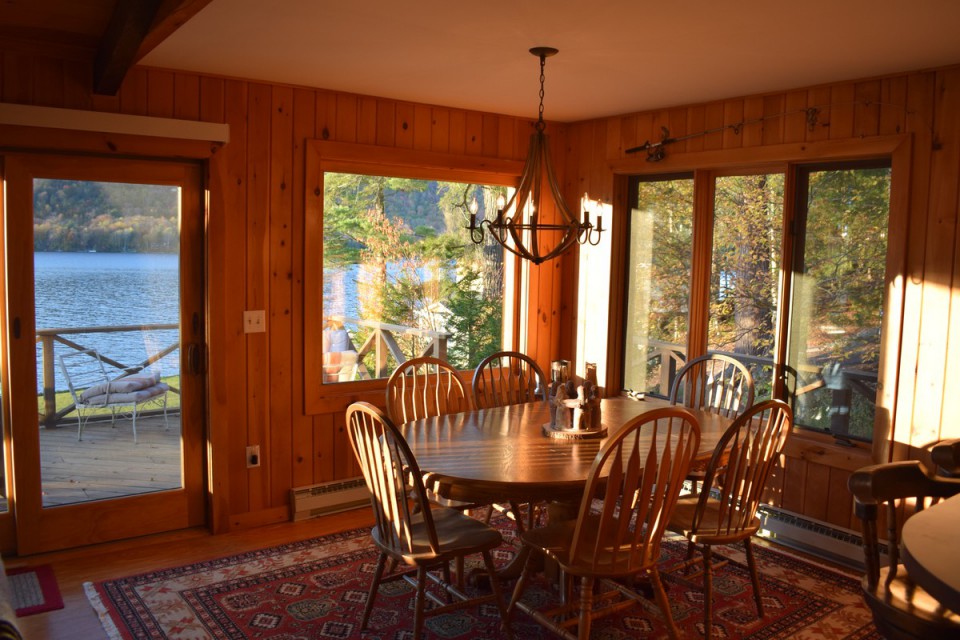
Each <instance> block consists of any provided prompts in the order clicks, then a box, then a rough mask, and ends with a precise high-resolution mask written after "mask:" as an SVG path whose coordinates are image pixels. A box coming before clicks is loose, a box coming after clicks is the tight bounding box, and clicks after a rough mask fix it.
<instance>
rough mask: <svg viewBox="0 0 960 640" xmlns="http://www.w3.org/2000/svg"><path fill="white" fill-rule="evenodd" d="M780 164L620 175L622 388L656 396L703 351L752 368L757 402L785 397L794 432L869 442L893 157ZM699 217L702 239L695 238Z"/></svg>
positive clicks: (878, 370) (886, 273)
mask: <svg viewBox="0 0 960 640" xmlns="http://www.w3.org/2000/svg"><path fill="white" fill-rule="evenodd" d="M791 171H792V173H790V172H787V173H784V172H782V171H768V172H754V173H744V174H742V175H739V174H736V173H734V172H730V171H726V172H724V173H723V174H713V173H707V172H704V174H705V175H704V176H700V174H697V179H694V178H693V177H690V178H686V177H682V176H681V177H677V176H668V175H665V176H644V177H635V178H633V179H632V180H631V182H630V195H631V198H633V199H634V203H633V204H632V207H631V212H630V225H629V230H630V232H629V247H628V252H627V255H628V256H629V265H628V273H627V278H626V281H627V291H626V298H625V301H624V311H625V316H626V317H625V321H624V327H625V332H624V333H625V335H624V338H625V355H624V365H623V388H624V389H626V390H628V391H634V392H641V391H642V392H645V393H649V394H654V395H659V396H666V395H667V394H668V393H669V390H670V387H671V385H672V383H673V380H674V378H675V376H676V372H677V370H678V369H679V367H680V366H682V365H683V364H684V363H685V362H686V361H687V360H688V359H689V358H690V357H693V356H697V355H701V353H702V352H703V349H704V347H705V348H706V352H707V353H711V354H716V353H720V354H725V355H728V356H732V357H733V358H736V359H737V360H739V361H740V362H742V363H743V364H744V365H746V367H747V368H749V369H750V370H751V373H752V374H753V379H754V386H755V402H759V401H762V400H765V399H768V398H771V397H780V398H783V399H785V400H787V401H788V402H790V404H791V406H792V407H793V408H794V412H795V420H796V425H797V426H798V427H801V428H805V429H808V430H815V431H821V432H824V433H827V434H830V435H832V436H834V437H836V438H838V439H841V440H860V441H870V440H872V439H873V437H874V431H875V428H876V424H877V422H878V420H881V419H883V416H882V415H881V414H880V413H879V412H878V409H877V408H878V402H879V401H880V391H881V389H882V387H881V386H880V385H879V380H880V379H881V375H882V365H881V361H882V339H881V338H882V333H883V330H884V312H885V308H886V306H885V305H887V304H888V300H887V297H888V295H889V291H890V289H889V287H888V285H887V283H888V282H889V281H890V279H891V274H890V265H889V262H890V260H889V247H888V240H887V238H888V236H889V235H890V231H889V228H890V225H891V215H890V208H891V207H890V201H891V178H892V171H891V161H889V160H876V161H869V162H865V161H864V162H859V161H858V162H838V163H833V164H830V165H796V166H794V167H792V168H791ZM788 176H789V177H791V178H792V179H793V184H794V188H793V194H794V200H793V201H792V202H790V203H788V202H786V201H785V198H786V196H785V193H786V192H787V191H788V190H787V189H786V188H785V183H786V179H787V177H788ZM701 177H704V178H705V179H700V178H701ZM695 185H696V187H697V188H701V186H702V188H705V189H710V190H711V191H710V193H709V194H706V195H704V194H697V195H696V196H695V194H694V186H695ZM696 203H703V204H704V206H703V209H704V210H702V211H701V210H697V209H696ZM707 205H709V209H708V208H707ZM785 218H787V219H788V220H789V221H790V222H789V224H785ZM698 224H702V225H703V227H702V228H704V229H708V230H709V231H706V232H705V233H706V235H707V237H708V238H709V242H701V243H697V242H695V241H694V238H695V237H697V232H698V230H699V228H698V227H697V225H698ZM785 253H786V256H785ZM785 274H788V275H789V277H785ZM698 283H699V284H698ZM697 300H705V301H706V303H705V304H700V305H698V304H696V301H697ZM691 345H694V346H693V347H692V346H691ZM692 351H696V353H693V352H692Z"/></svg>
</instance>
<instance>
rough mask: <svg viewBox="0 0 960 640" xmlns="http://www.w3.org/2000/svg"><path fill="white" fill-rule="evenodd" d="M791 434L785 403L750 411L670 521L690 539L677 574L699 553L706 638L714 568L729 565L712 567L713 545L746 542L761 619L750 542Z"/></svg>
mask: <svg viewBox="0 0 960 640" xmlns="http://www.w3.org/2000/svg"><path fill="white" fill-rule="evenodd" d="M792 430H793V412H792V411H791V410H790V406H789V405H788V404H787V403H786V402H783V401H782V400H767V401H765V402H761V403H760V404H757V405H754V406H753V407H751V408H749V409H747V410H746V411H745V412H744V413H743V414H741V415H740V416H739V417H738V418H737V419H736V420H734V421H733V424H731V425H730V427H729V428H728V429H727V430H726V431H725V432H724V434H723V435H722V436H721V437H720V440H719V442H717V445H716V447H715V448H714V450H713V455H712V456H711V457H710V461H709V462H708V463H707V466H706V470H705V473H704V479H703V483H704V484H703V489H702V490H701V491H700V493H699V494H695V495H687V496H683V497H681V498H680V500H679V501H678V503H677V508H676V510H675V511H674V512H673V516H672V517H671V518H670V524H669V528H670V530H671V531H674V532H677V533H681V534H683V535H684V536H686V538H687V540H689V552H688V561H687V562H686V563H684V564H682V565H681V566H679V567H677V569H675V570H677V571H681V570H686V569H688V568H689V567H690V566H691V565H693V564H694V563H696V562H697V560H696V559H695V558H694V557H693V554H694V551H695V549H697V548H699V550H700V555H701V559H702V573H703V590H704V610H703V617H704V630H705V634H706V637H707V638H711V637H712V635H713V634H712V632H713V628H712V624H713V570H714V569H717V568H719V567H720V566H722V565H723V564H725V561H721V562H718V563H716V564H714V562H713V558H712V553H711V550H712V547H713V546H714V545H720V544H731V543H735V542H743V544H744V547H745V548H746V554H747V566H748V567H749V569H750V581H751V583H752V585H753V599H754V602H755V603H756V606H757V615H758V616H759V617H763V601H762V598H761V594H760V581H759V578H758V577H757V567H756V563H755V562H754V559H753V547H752V545H751V542H750V540H751V538H752V537H753V534H755V533H756V532H757V531H758V530H759V529H760V519H759V518H758V517H757V510H758V508H759V506H760V499H761V497H762V495H763V490H764V487H765V486H766V484H767V479H768V478H769V476H770V472H771V471H772V470H773V467H774V466H775V465H776V464H777V463H778V462H779V460H780V456H781V453H782V452H783V447H784V444H785V443H786V441H787V437H788V436H789V435H790V432H791V431H792ZM721 474H722V477H721ZM718 480H721V481H718ZM695 575H697V574H693V576H687V577H688V578H689V577H694V576H695Z"/></svg>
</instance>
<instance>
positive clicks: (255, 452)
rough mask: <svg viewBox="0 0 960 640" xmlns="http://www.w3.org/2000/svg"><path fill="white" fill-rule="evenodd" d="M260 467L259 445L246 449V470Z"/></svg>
mask: <svg viewBox="0 0 960 640" xmlns="http://www.w3.org/2000/svg"><path fill="white" fill-rule="evenodd" d="M259 466H260V445H258V444H255V445H253V446H252V447H247V469H252V468H254V467H259Z"/></svg>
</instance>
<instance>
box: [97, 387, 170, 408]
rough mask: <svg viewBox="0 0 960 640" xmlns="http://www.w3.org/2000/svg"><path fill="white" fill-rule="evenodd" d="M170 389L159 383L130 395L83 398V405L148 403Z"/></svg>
mask: <svg viewBox="0 0 960 640" xmlns="http://www.w3.org/2000/svg"><path fill="white" fill-rule="evenodd" d="M169 390H170V387H169V386H167V384H166V383H164V382H159V383H157V384H155V385H153V386H151V387H147V388H146V389H137V390H136V391H131V392H128V393H102V394H99V395H95V396H89V397H87V398H82V401H83V404H84V405H86V406H88V407H98V406H99V407H102V406H106V405H108V404H131V405H132V404H134V403H136V404H139V403H141V402H146V401H147V400H150V399H151V398H156V397H157V396H162V395H163V394H165V393H166V392H167V391H169Z"/></svg>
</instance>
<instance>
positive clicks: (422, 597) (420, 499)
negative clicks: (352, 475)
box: [347, 402, 510, 639]
mask: <svg viewBox="0 0 960 640" xmlns="http://www.w3.org/2000/svg"><path fill="white" fill-rule="evenodd" d="M347 430H348V432H349V436H350V444H351V445H352V447H353V453H354V455H355V456H356V458H357V462H358V463H359V464H360V468H361V470H362V471H363V477H364V480H365V481H366V484H367V489H368V490H369V491H370V505H371V507H372V508H373V513H374V515H375V516H376V524H375V525H374V527H373V529H372V530H371V532H370V534H371V537H372V538H373V542H374V544H375V545H376V546H377V548H378V549H379V550H380V556H379V558H378V559H377V567H376V570H375V572H374V576H373V580H372V582H371V584H370V593H369V595H368V596H367V602H366V605H365V607H364V610H363V618H362V619H361V622H360V629H361V631H362V630H363V629H365V628H366V626H367V622H368V621H369V619H370V612H371V611H372V610H373V603H374V600H375V599H376V596H377V592H378V590H379V588H380V584H381V583H382V582H384V581H385V579H384V570H385V568H386V566H387V560H391V562H392V563H399V564H403V565H407V566H408V567H414V568H416V579H414V578H413V577H412V576H411V575H410V572H400V573H394V574H393V575H391V576H389V577H387V578H386V580H395V579H403V580H406V581H407V582H408V583H410V584H411V585H413V586H414V587H415V588H416V597H415V598H416V599H415V603H414V619H413V628H414V631H413V637H414V638H415V639H419V638H420V637H421V634H422V631H423V620H424V616H425V615H438V614H443V613H446V612H448V611H450V610H452V609H457V608H462V607H466V606H471V605H479V604H483V603H485V602H494V603H495V604H496V606H497V608H498V609H499V611H500V616H501V618H502V619H503V621H504V624H505V625H508V618H507V615H506V614H507V611H506V607H505V606H504V601H503V598H502V597H501V592H500V584H499V581H498V578H497V575H496V570H495V567H494V564H493V558H492V556H491V551H492V550H493V549H495V548H497V547H498V546H500V544H501V543H502V542H503V538H502V537H501V535H500V532H499V531H497V530H496V529H494V528H493V527H490V526H489V525H487V524H485V523H483V522H480V521H479V520H475V519H473V518H471V517H469V516H467V515H464V514H463V513H461V512H460V511H457V510H455V509H448V508H445V507H436V506H435V507H433V508H431V507H430V505H429V504H428V502H427V493H426V489H425V488H424V486H423V481H422V479H421V478H422V476H421V473H420V467H419V465H418V464H417V461H416V459H415V458H414V457H413V453H411V451H410V449H409V447H408V446H407V443H406V441H405V440H404V439H403V436H402V434H401V433H400V432H399V431H398V430H397V428H396V426H394V424H393V422H392V421H391V420H390V418H388V417H387V416H386V415H384V413H383V412H382V411H380V410H379V409H377V408H376V407H374V406H373V405H371V404H369V403H366V402H355V403H353V404H352V405H350V407H348V408H347ZM474 553H479V554H480V555H481V556H482V557H483V563H484V566H485V568H486V572H487V576H488V577H489V582H490V589H491V593H490V594H486V595H481V596H477V597H473V598H470V597H468V596H467V595H466V594H465V593H464V592H463V591H461V590H460V589H458V588H457V587H456V586H454V585H453V584H451V582H450V572H449V563H450V561H452V560H455V559H457V558H463V557H464V556H467V555H470V554H474ZM431 569H439V570H440V572H441V576H439V577H438V576H437V575H436V572H431V571H430V570H431ZM428 578H429V579H431V580H432V581H433V582H435V583H436V584H437V585H439V586H440V588H441V589H442V590H443V591H444V592H446V593H448V594H450V595H452V596H454V597H455V598H456V600H455V601H453V602H446V601H444V599H441V598H440V597H439V596H438V595H437V594H435V593H434V592H433V591H427V589H426V586H427V579H428ZM427 599H430V600H431V602H432V603H433V604H435V605H436V606H435V607H433V608H431V609H430V610H429V611H427V610H426V607H425V604H426V600H427ZM507 634H508V636H509V635H510V632H509V626H508V627H507Z"/></svg>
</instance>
